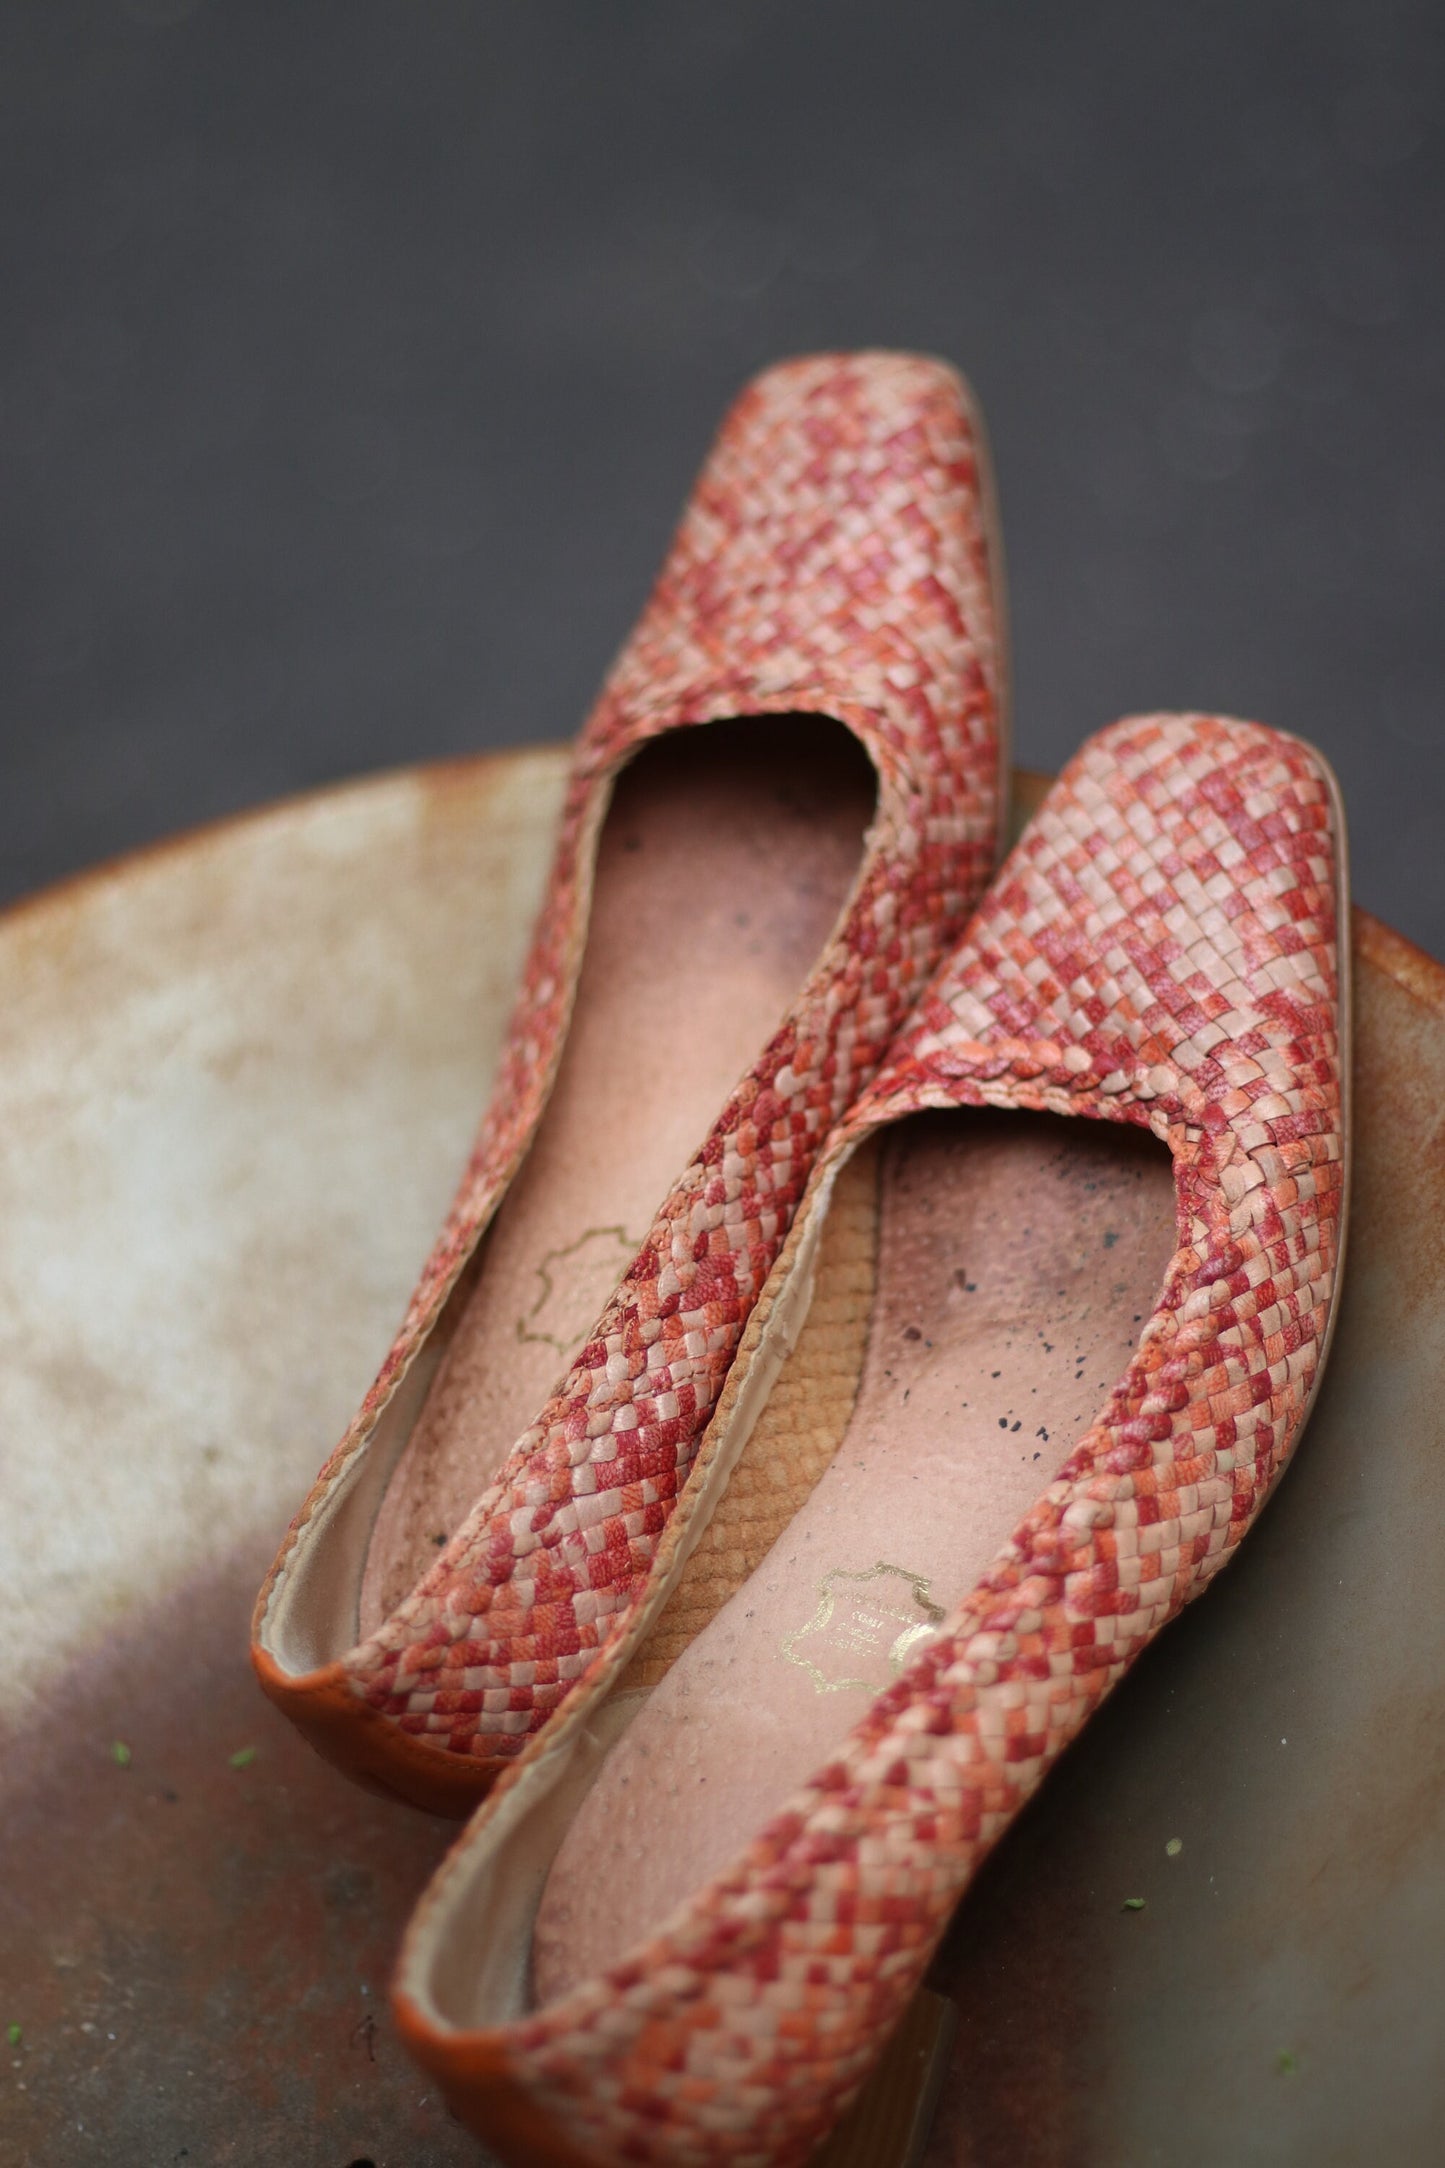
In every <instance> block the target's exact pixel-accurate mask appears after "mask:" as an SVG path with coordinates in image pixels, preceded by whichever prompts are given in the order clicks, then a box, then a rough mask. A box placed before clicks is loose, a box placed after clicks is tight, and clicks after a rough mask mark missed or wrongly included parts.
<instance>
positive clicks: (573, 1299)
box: [517, 1227, 642, 1355]
mask: <svg viewBox="0 0 1445 2168" xmlns="http://www.w3.org/2000/svg"><path fill="white" fill-rule="evenodd" d="M641 1247H642V1245H641V1243H640V1242H639V1241H638V1240H637V1239H636V1237H635V1236H633V1235H630V1234H629V1233H628V1232H627V1229H626V1228H625V1227H589V1228H588V1229H587V1232H586V1233H585V1234H582V1235H578V1237H577V1239H576V1241H575V1242H568V1243H565V1244H564V1245H563V1246H562V1248H560V1249H556V1250H548V1251H547V1253H546V1255H545V1256H544V1257H543V1258H542V1260H541V1263H540V1264H538V1265H537V1266H536V1267H535V1268H534V1270H533V1274H532V1279H533V1287H534V1292H533V1296H532V1301H531V1305H530V1307H529V1308H528V1309H526V1310H524V1311H523V1313H522V1315H521V1316H520V1317H519V1318H518V1319H517V1338H518V1339H519V1340H523V1341H526V1340H540V1341H542V1342H543V1343H544V1344H545V1345H546V1346H547V1347H553V1348H555V1349H556V1350H557V1353H558V1354H559V1355H572V1354H574V1353H575V1352H576V1350H577V1349H578V1348H579V1347H580V1346H581V1344H582V1341H583V1339H584V1337H585V1335H586V1334H587V1333H588V1332H589V1331H590V1329H591V1327H592V1325H593V1324H594V1323H595V1321H596V1318H597V1314H598V1312H599V1311H600V1310H601V1308H602V1306H603V1304H604V1303H605V1302H606V1300H607V1298H608V1296H609V1295H610V1294H611V1293H612V1290H613V1288H614V1287H615V1286H616V1285H617V1282H618V1281H619V1280H620V1279H621V1277H622V1275H623V1273H624V1272H625V1271H626V1269H627V1267H628V1266H629V1265H630V1264H631V1263H632V1260H633V1258H634V1257H635V1256H636V1255H637V1252H638V1251H639V1249H640V1248H641Z"/></svg>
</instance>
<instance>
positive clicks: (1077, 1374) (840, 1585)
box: [533, 1110, 1177, 2002]
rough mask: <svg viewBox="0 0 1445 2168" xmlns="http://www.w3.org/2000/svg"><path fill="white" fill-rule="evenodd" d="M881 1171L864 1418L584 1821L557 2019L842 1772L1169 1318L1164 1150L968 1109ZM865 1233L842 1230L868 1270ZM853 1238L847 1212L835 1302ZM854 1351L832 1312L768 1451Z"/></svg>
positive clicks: (622, 1756) (894, 1133) (589, 1802)
mask: <svg viewBox="0 0 1445 2168" xmlns="http://www.w3.org/2000/svg"><path fill="white" fill-rule="evenodd" d="M864 1151H865V1152H867V1153H869V1154H870V1155H872V1156H873V1167H872V1169H871V1172H870V1170H868V1169H866V1168H865V1169H864V1170H862V1172H861V1174H860V1173H859V1172H858V1171H857V1170H858V1162H857V1161H856V1160H855V1162H854V1163H853V1165H851V1166H850V1167H848V1168H845V1169H844V1174H843V1180H847V1179H848V1178H849V1177H853V1178H854V1179H855V1180H858V1179H863V1180H868V1179H870V1178H871V1179H873V1180H875V1181H876V1196H877V1201H878V1222H877V1228H878V1232H877V1246H876V1253H875V1254H876V1270H875V1277H874V1283H873V1288H872V1292H871V1305H870V1308H871V1316H870V1322H869V1328H868V1334H867V1340H866V1352H864V1353H863V1354H862V1358H861V1364H860V1363H859V1360H858V1355H857V1353H856V1352H855V1353H854V1355H853V1358H852V1359H853V1362H854V1364H855V1376H856V1378H857V1387H856V1398H855V1399H854V1400H853V1403H852V1408H851V1414H849V1415H848V1417H847V1419H846V1421H845V1422H844V1423H843V1424H842V1426H841V1434H840V1435H839V1436H838V1442H837V1445H836V1450H835V1451H834V1453H833V1456H832V1459H831V1461H830V1463H829V1465H828V1467H827V1470H826V1472H825V1473H824V1474H823V1476H822V1478H821V1480H820V1481H819V1482H818V1484H817V1487H816V1489H814V1490H813V1492H812V1494H811V1496H810V1497H809V1498H808V1499H807V1502H806V1504H804V1505H803V1507H802V1508H801V1510H800V1511H799V1512H798V1513H797V1514H796V1515H795V1517H794V1518H793V1519H792V1521H791V1522H790V1523H789V1525H788V1526H787V1527H786V1528H784V1530H783V1532H782V1534H781V1535H780V1536H779V1538H778V1540H777V1541H776V1542H775V1543H774V1545H773V1547H772V1549H771V1550H770V1551H769V1552H768V1554H767V1556H766V1557H765V1558H764V1560H763V1561H762V1563H761V1565H760V1566H759V1567H758V1568H757V1570H756V1571H755V1572H754V1573H753V1574H752V1575H751V1577H750V1578H749V1579H748V1580H746V1581H745V1582H744V1583H743V1584H742V1586H741V1587H739V1588H738V1589H737V1592H736V1593H735V1594H734V1595H732V1596H731V1598H730V1599H729V1601H728V1602H727V1603H726V1604H725V1605H724V1606H723V1608H722V1609H721V1610H720V1611H718V1613H717V1615H716V1616H715V1617H714V1618H713V1620H712V1623H711V1624H710V1625H708V1626H707V1627H706V1628H705V1629H704V1630H703V1631H702V1632H701V1633H700V1634H699V1635H698V1637H697V1639H696V1640H694V1641H693V1642H692V1643H691V1645H690V1646H689V1647H688V1648H687V1649H686V1650H685V1652H684V1653H683V1654H682V1655H681V1656H680V1657H679V1658H678V1660H677V1662H676V1663H675V1664H673V1666H672V1668H671V1669H670V1670H669V1671H668V1672H667V1674H666V1676H665V1677H664V1678H663V1679H662V1681H661V1683H660V1684H659V1685H657V1686H655V1687H654V1688H653V1690H652V1692H651V1694H650V1696H649V1698H648V1700H647V1701H646V1703H645V1704H644V1706H643V1708H642V1709H641V1710H640V1712H639V1713H638V1715H637V1716H636V1717H635V1718H634V1719H633V1721H632V1723H631V1725H630V1727H629V1728H628V1730H627V1731H626V1732H625V1734H624V1735H623V1737H622V1739H621V1740H620V1741H619V1742H618V1745H617V1746H616V1747H615V1749H614V1750H613V1752H612V1754H611V1755H610V1756H609V1758H608V1760H607V1762H606V1763H605V1764H604V1766H603V1769H602V1771H601V1773H600V1775H599V1777H598V1779H597V1782H596V1784H595V1785H594V1787H593V1789H592V1790H591V1792H590V1793H589V1794H588V1796H587V1798H586V1799H585V1801H584V1802H583V1804H582V1807H581V1809H580V1811H579V1813H578V1815H577V1817H576V1819H575V1821H574V1822H573V1824H572V1826H571V1828H570V1829H569V1831H568V1834H567V1836H566V1838H565V1840H564V1842H563V1844H562V1846H561V1849H560V1850H559V1852H558V1855H557V1858H556V1860H555V1862H554V1864H553V1867H552V1871H551V1875H550V1878H549V1880H548V1883H547V1887H546V1891H545V1893H544V1896H543V1899H542V1904H541V1908H540V1911H539V1914H538V1919H537V1926H536V1934H535V1941H534V1950H533V1959H534V1985H535V1989H536V1993H537V1996H538V1999H539V2000H541V2001H544V2002H545V2001H549V2000H551V1999H553V1998H554V1997H556V1996H557V1995H560V1994H562V1993H564V1992H565V1991H566V1990H567V1989H568V1988H569V1987H570V1986H571V1985H573V1984H575V1983H576V1982H577V1981H579V1980H582V1979H586V1978H590V1977H591V1976H593V1975H594V1974H595V1973H596V1972H597V1971H598V1970H599V1969H601V1968H602V1967H604V1966H606V1965H608V1964H611V1963H613V1962H615V1961H616V1960H617V1959H618V1958H620V1957H621V1956H623V1955H624V1954H625V1952H626V1951H627V1950H628V1949H630V1948H632V1947H633V1946H635V1945H636V1944H637V1942H638V1941H639V1940H640V1939H641V1938H643V1937H644V1936H645V1935H646V1934H648V1933H649V1932H650V1931H651V1930H652V1929H653V1928H655V1927H657V1926H658V1925H660V1924H661V1923H662V1921H663V1920H664V1919H665V1918H666V1917H667V1915H668V1914H669V1913H670V1912H671V1911H672V1910H673V1909H674V1908H675V1907H676V1906H677V1905H678V1904H679V1903H681V1902H682V1901H683V1899H685V1898H686V1897H687V1895H688V1894H689V1892H690V1891H692V1890H693V1889H695V1888H697V1887H698V1886H699V1885H700V1884H701V1883H702V1882H704V1881H706V1880H707V1879H708V1878H709V1877H710V1876H711V1875H713V1874H714V1873H716V1872H717V1871H718V1870H719V1869H721V1868H722V1867H725V1866H726V1865H727V1863H728V1862H729V1861H730V1860H731V1859H732V1858H734V1857H735V1856H736V1855H737V1853H738V1852H739V1851H740V1850H742V1849H743V1847H744V1846H745V1845H746V1844H747V1843H748V1841H749V1840H750V1838H751V1837H752V1836H753V1835H754V1833H755V1832H756V1831H757V1830H758V1829H759V1828H760V1827H761V1825H762V1824H763V1822H764V1821H766V1820H767V1818H768V1816H769V1815H770V1814H772V1813H773V1812H774V1811H775V1810H776V1809H777V1808H778V1807H779V1806H780V1805H781V1804H782V1803H783V1802H784V1800H786V1798H787V1797H788V1796H789V1794H790V1793H791V1792H792V1791H793V1790H794V1789H795V1788H796V1786H797V1785H798V1784H799V1783H801V1782H802V1781H803V1780H804V1779H805V1778H807V1777H808V1776H809V1775H810V1774H811V1773H812V1771H813V1770H814V1769H816V1768H817V1767H818V1766H819V1765H820V1764H821V1763H823V1762H824V1761H825V1760H826V1759H827V1757H828V1755H829V1753H830V1752H831V1751H833V1750H834V1749H835V1748H836V1747H837V1745H838V1743H839V1742H840V1740H841V1739H842V1738H843V1737H844V1735H845V1734H846V1733H847V1732H848V1731H849V1730H850V1729H851V1727H852V1725H853V1724H854V1723H855V1722H856V1721H857V1719H858V1718H859V1716H860V1715H862V1713H863V1712H864V1710H865V1709H866V1708H867V1706H868V1704H869V1702H870V1701H871V1700H872V1699H873V1697H874V1696H875V1695H876V1694H877V1693H878V1692H879V1691H880V1690H881V1689H882V1688H883V1687H885V1686H887V1685H888V1684H889V1683H890V1682H891V1680H892V1678H893V1677H894V1676H895V1675H896V1672H897V1670H898V1669H899V1668H901V1664H902V1662H903V1661H905V1660H906V1658H907V1655H908V1653H909V1650H910V1649H911V1648H913V1647H916V1646H918V1645H919V1642H920V1640H921V1639H922V1638H925V1637H926V1636H927V1634H928V1632H929V1630H930V1628H931V1626H933V1625H934V1624H936V1623H937V1621H938V1620H940V1619H941V1618H942V1617H943V1616H944V1614H945V1613H946V1612H947V1611H949V1610H950V1609H951V1608H952V1607H953V1606H954V1605H955V1604H957V1603H958V1602H959V1601H961V1599H962V1598H963V1597H964V1596H965V1595H966V1594H967V1593H968V1592H969V1590H970V1589H971V1588H972V1587H973V1586H974V1585H975V1583H976V1582H977V1580H978V1578H979V1576H980V1575H981V1574H982V1573H983V1572H984V1571H985V1570H986V1569H987V1567H988V1565H989V1564H990V1562H991V1560H992V1559H993V1557H994V1556H995V1555H996V1553H997V1551H998V1550H999V1548H1000V1546H1001V1545H1002V1544H1003V1543H1004V1542H1005V1541H1006V1540H1007V1538H1008V1537H1009V1535H1010V1534H1011V1532H1012V1530H1013V1528H1014V1527H1015V1526H1016V1524H1017V1522H1018V1521H1019V1519H1020V1518H1021V1517H1022V1515H1023V1514H1024V1513H1025V1512H1026V1511H1027V1510H1028V1508H1029V1507H1030V1506H1031V1505H1032V1503H1033V1502H1034V1500H1035V1499H1036V1498H1037V1496H1038V1495H1039V1493H1040V1492H1041V1491H1042V1490H1043V1489H1044V1488H1045V1486H1046V1485H1047V1484H1048V1482H1049V1481H1050V1480H1051V1479H1052V1477H1053V1475H1054V1474H1055V1472H1056V1470H1057V1468H1058V1466H1059V1464H1060V1463H1061V1462H1062V1461H1063V1460H1064V1459H1065V1458H1067V1456H1068V1454H1069V1453H1070V1451H1071V1450H1072V1449H1073V1446H1074V1445H1075V1443H1076V1442H1077V1440H1078V1438H1079V1437H1080V1436H1081V1435H1082V1433H1083V1432H1084V1431H1085V1430H1086V1429H1087V1428H1088V1426H1089V1424H1090V1423H1091V1422H1092V1421H1093V1419H1094V1417H1095V1416H1096V1415H1097V1413H1098V1411H1099V1409H1100V1407H1101V1405H1102V1403H1103V1401H1104V1400H1105V1398H1106V1396H1107V1394H1108V1393H1109V1391H1110V1389H1111V1388H1112V1387H1113V1385H1114V1384H1115V1383H1116V1382H1117V1380H1118V1378H1119V1376H1120V1375H1121V1374H1122V1372H1123V1370H1124V1369H1125V1368H1126V1366H1127V1364H1128V1362H1129V1360H1130V1358H1131V1356H1132V1354H1133V1352H1134V1349H1135V1347H1136V1346H1137V1343H1138V1339H1139V1334H1140V1331H1141V1329H1142V1327H1143V1325H1144V1323H1145V1321H1146V1319H1147V1318H1148V1316H1149V1314H1150V1312H1151V1310H1152V1308H1153V1306H1154V1303H1155V1301H1156V1299H1157V1297H1158V1293H1159V1290H1160V1287H1161V1285H1162V1282H1163V1277H1164V1272H1165V1269H1166V1267H1167V1265H1168V1262H1169V1259H1170V1257H1171V1256H1172V1254H1173V1251H1174V1248H1175V1246H1176V1243H1177V1227H1176V1211H1175V1196H1174V1180H1173V1173H1172V1168H1171V1164H1170V1160H1169V1155H1168V1153H1167V1151H1166V1149H1165V1147H1164V1146H1163V1145H1161V1144H1159V1143H1158V1142H1157V1141H1156V1140H1155V1139H1154V1138H1153V1137H1152V1136H1150V1135H1148V1134H1147V1133H1144V1132H1141V1131H1139V1130H1137V1129H1130V1128H1125V1127H1122V1126H1120V1125H1117V1124H1113V1123H1105V1122H1093V1121H1064V1120H1061V1119H1058V1118H1056V1117H1052V1116H1047V1115H1034V1114H998V1113H991V1112H974V1111H971V1110H960V1111H957V1112H950V1113H944V1114H925V1115H917V1116H914V1117H912V1118H911V1119H909V1120H907V1121H905V1122H902V1123H900V1124H898V1125H897V1126H896V1127H895V1128H893V1129H891V1130H888V1131H885V1132H884V1133H883V1135H882V1137H881V1138H880V1139H879V1140H877V1142H876V1143H873V1144H870V1145H868V1146H865V1147H864ZM862 1157H863V1154H862V1153H860V1155H859V1158H860V1159H861V1158H862ZM840 1188H841V1183H840ZM853 1217H854V1215H853V1213H852V1212H851V1211H850V1212H849V1213H848V1214H845V1216H844V1218H843V1220H842V1221H841V1222H840V1230H839V1231H840V1233H841V1235H842V1236H843V1238H844V1239H845V1240H846V1241H848V1242H849V1243H850V1244H852V1245H853V1246H854V1247H855V1248H856V1228H854V1226H853V1225H852V1220H853ZM833 1233H834V1229H833V1224H832V1215H831V1214H830V1218H829V1222H828V1224H827V1225H826V1226H825V1228H824V1231H823V1237H822V1245H821V1250H820V1258H819V1283H820V1284H822V1283H823V1280H824V1278H825V1275H826V1272H827V1264H828V1248H829V1244H830V1241H831V1239H832V1237H833ZM865 1299H867V1298H866V1297H865ZM839 1330H840V1328H839V1324H838V1321H837V1320H836V1319H830V1318H829V1317H828V1316H820V1315H819V1314H818V1313H817V1312H816V1309H815V1310H814V1311H813V1312H810V1315H809V1317H808V1320H807V1322H806V1323H805V1325H804V1327H803V1331H802V1334H801V1336H800V1338H799V1342H798V1347H797V1350H796V1352H795V1354H794V1356H793V1357H792V1358H790V1361H789V1363H788V1364H787V1365H786V1366H785V1368H784V1370H783V1373H782V1376H781V1377H780V1379H779V1381H778V1385H777V1386H775V1387H774V1392H773V1395H772V1398H771V1399H770V1402H769V1408H768V1409H765V1410H764V1414H763V1417H762V1418H761V1420H760V1423H759V1426H758V1432H756V1433H755V1434H754V1439H753V1441H751V1443H750V1446H749V1448H748V1451H749V1453H751V1452H752V1450H753V1447H754V1446H756V1445H758V1444H759V1443H760V1442H761V1443H762V1444H763V1446H764V1448H766V1445H767V1443H768V1440H767V1438H766V1435H763V1437H762V1438H761V1441H760V1437H759V1434H760V1433H763V1434H765V1433H766V1430H767V1426H768V1417H769V1412H770V1410H771V1407H772V1401H773V1400H776V1399H777V1398H778V1395H779V1388H780V1387H782V1386H783V1385H784V1383H785V1381H786V1379H787V1376H788V1371H789V1370H790V1369H791V1368H792V1366H793V1364H794V1363H796V1362H798V1361H799V1360H800V1359H801V1360H803V1361H805V1362H808V1363H809V1364H810V1365H811V1366H812V1367H813V1368H814V1369H815V1370H817V1371H820V1372H822V1371H825V1370H826V1368H827V1362H826V1353H827V1351H826V1350H825V1349H823V1348H821V1347H818V1348H810V1336H813V1337H817V1336H818V1335H828V1334H832V1335H834V1336H836V1335H838V1333H839ZM852 1346H853V1348H854V1349H855V1351H856V1349H857V1347H858V1336H857V1334H856V1329H855V1331H854V1334H853V1339H852Z"/></svg>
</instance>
